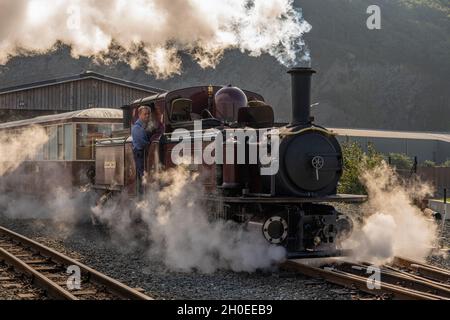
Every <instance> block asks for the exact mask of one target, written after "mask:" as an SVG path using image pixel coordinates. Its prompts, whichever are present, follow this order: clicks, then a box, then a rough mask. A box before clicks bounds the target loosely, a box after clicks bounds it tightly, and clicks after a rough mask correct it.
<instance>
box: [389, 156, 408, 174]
mask: <svg viewBox="0 0 450 320" xmlns="http://www.w3.org/2000/svg"><path fill="white" fill-rule="evenodd" d="M389 158H390V160H391V161H390V165H391V166H393V167H396V168H397V169H400V170H402V169H403V170H411V168H412V167H413V166H414V161H413V159H411V158H410V157H409V156H408V155H406V154H404V153H390V154H389Z"/></svg>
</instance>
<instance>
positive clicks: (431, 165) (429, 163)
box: [421, 160, 436, 168]
mask: <svg viewBox="0 0 450 320" xmlns="http://www.w3.org/2000/svg"><path fill="white" fill-rule="evenodd" d="M421 167H424V168H434V167H436V162H434V161H431V160H425V161H424V162H422V164H421Z"/></svg>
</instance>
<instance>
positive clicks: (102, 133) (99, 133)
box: [76, 123, 120, 160]
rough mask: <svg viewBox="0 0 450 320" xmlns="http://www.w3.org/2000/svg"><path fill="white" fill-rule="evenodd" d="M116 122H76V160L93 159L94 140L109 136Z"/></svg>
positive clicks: (115, 126)
mask: <svg viewBox="0 0 450 320" xmlns="http://www.w3.org/2000/svg"><path fill="white" fill-rule="evenodd" d="M113 128H114V129H115V128H120V126H117V124H112V123H107V124H86V123H83V124H77V130H76V131H77V160H93V159H94V150H95V148H94V147H95V140H96V139H103V138H108V137H111V134H112V131H113Z"/></svg>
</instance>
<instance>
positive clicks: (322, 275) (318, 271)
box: [281, 260, 448, 300]
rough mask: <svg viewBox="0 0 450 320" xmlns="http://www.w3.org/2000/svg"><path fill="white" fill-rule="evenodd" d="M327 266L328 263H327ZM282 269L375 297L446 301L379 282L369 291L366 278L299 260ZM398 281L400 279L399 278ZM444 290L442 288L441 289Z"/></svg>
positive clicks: (428, 294)
mask: <svg viewBox="0 0 450 320" xmlns="http://www.w3.org/2000/svg"><path fill="white" fill-rule="evenodd" d="M335 262H336V264H337V265H338V264H342V263H345V262H343V261H339V260H336V261H335ZM327 264H329V263H327ZM281 267H282V268H283V269H287V270H291V271H295V272H299V273H301V274H304V275H306V276H309V277H313V278H319V279H323V280H325V281H327V282H330V283H334V284H337V285H340V286H343V287H346V288H350V289H358V290H360V291H362V292H365V293H368V294H371V295H375V296H383V295H387V296H390V297H392V298H394V299H403V300H442V299H444V300H445V299H448V298H447V297H443V296H440V295H436V294H432V293H429V292H422V291H418V290H414V289H411V288H404V287H402V286H399V285H396V284H392V283H386V282H382V281H380V282H379V283H377V284H379V289H378V288H377V289H370V288H369V286H368V282H370V281H368V278H367V277H363V276H360V275H356V274H353V273H349V272H345V271H342V270H338V269H334V268H325V269H323V268H320V267H316V266H311V265H308V264H305V263H303V262H302V261H301V260H287V261H286V262H284V263H283V264H282V266H281ZM399 279H400V278H399ZM401 280H403V281H405V280H409V281H412V280H411V279H407V278H406V277H404V278H401ZM418 285H420V286H421V287H422V288H423V286H425V284H424V283H420V284H418ZM442 289H444V288H442Z"/></svg>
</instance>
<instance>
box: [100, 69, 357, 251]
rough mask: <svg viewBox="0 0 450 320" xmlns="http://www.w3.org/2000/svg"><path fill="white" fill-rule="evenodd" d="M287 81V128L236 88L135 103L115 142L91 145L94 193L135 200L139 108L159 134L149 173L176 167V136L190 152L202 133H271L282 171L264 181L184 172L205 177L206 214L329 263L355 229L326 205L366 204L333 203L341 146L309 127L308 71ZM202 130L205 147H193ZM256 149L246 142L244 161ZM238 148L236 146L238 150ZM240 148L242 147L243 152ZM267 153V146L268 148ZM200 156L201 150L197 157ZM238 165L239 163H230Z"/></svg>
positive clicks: (253, 166)
mask: <svg viewBox="0 0 450 320" xmlns="http://www.w3.org/2000/svg"><path fill="white" fill-rule="evenodd" d="M289 73H290V74H291V76H292V103H293V105H292V121H291V123H290V124H287V125H280V124H276V123H275V122H274V112H273V109H272V107H270V106H269V105H267V104H266V103H265V102H264V98H263V97H262V96H261V95H259V94H256V93H253V92H250V91H245V90H243V91H242V90H240V89H238V88H233V87H218V86H203V87H192V88H186V89H181V90H175V91H171V92H167V93H163V94H158V95H154V96H151V97H148V98H145V99H141V100H138V101H135V102H133V103H132V104H131V105H129V106H125V107H124V108H123V111H124V127H125V128H126V129H125V130H124V131H122V132H117V133H115V137H113V138H111V139H106V140H100V141H98V142H97V145H96V181H95V187H96V188H97V189H103V190H107V191H109V192H113V191H126V192H127V194H128V195H130V196H131V197H135V196H136V172H135V167H134V162H133V154H132V149H131V137H130V127H131V125H132V124H133V123H134V122H135V121H136V119H137V115H136V111H137V108H138V107H139V106H142V105H146V106H149V107H150V108H151V109H152V116H153V117H156V119H154V120H155V122H156V123H160V124H161V126H162V127H163V128H164V133H162V134H158V135H156V136H153V137H152V143H151V146H150V147H149V149H148V150H147V155H146V159H147V160H146V171H148V172H149V173H150V179H151V176H152V174H151V172H152V171H153V170H156V169H158V170H167V169H168V168H172V167H174V166H175V164H174V162H173V160H172V157H171V154H172V150H173V148H174V147H175V146H176V145H177V144H178V143H179V139H178V138H177V137H176V136H175V132H176V130H177V129H185V130H187V131H188V132H189V134H191V135H192V137H193V139H192V147H193V148H192V152H193V153H194V152H195V148H196V147H197V148H198V146H199V145H200V146H202V147H201V148H202V149H204V148H206V146H207V145H208V144H209V143H205V142H204V141H203V137H204V135H206V134H208V133H207V130H208V129H211V128H214V129H216V130H219V131H220V132H221V133H222V134H223V136H224V139H225V140H226V139H227V138H226V131H227V130H228V129H233V130H235V131H239V130H241V131H245V130H247V129H249V128H253V129H264V128H265V129H268V128H276V129H277V130H278V131H279V133H280V134H279V156H278V158H277V159H274V160H273V161H278V163H277V167H278V168H279V170H277V172H276V173H275V174H273V175H262V174H261V169H263V167H264V164H262V163H260V162H259V161H258V162H256V163H254V162H251V161H249V159H248V156H247V158H246V161H245V162H244V163H242V164H229V162H228V161H226V162H225V164H218V163H216V164H197V165H196V164H192V165H189V169H190V170H192V171H196V172H198V173H199V174H200V175H201V176H202V177H203V179H202V181H203V183H204V188H205V190H206V192H205V197H204V200H205V206H207V208H208V212H211V214H212V215H214V216H215V217H217V218H222V219H232V220H235V221H238V222H241V223H245V224H246V225H248V226H249V227H257V228H259V229H260V231H261V234H262V236H264V237H265V238H266V239H267V241H269V242H271V243H272V244H277V245H283V246H285V247H286V248H287V250H288V253H289V255H290V256H327V255H336V254H339V245H338V242H339V239H340V238H341V237H343V236H345V235H346V234H348V233H349V232H350V230H351V228H352V223H351V220H350V219H349V218H348V217H346V216H345V215H342V214H340V213H339V212H337V211H336V210H335V208H334V207H333V206H331V205H326V204H325V203H331V202H355V201H363V200H364V199H365V198H364V197H361V196H353V195H337V186H338V182H339V179H340V177H341V175H342V170H343V159H342V152H341V148H340V145H339V143H338V141H337V139H336V138H335V136H334V135H333V133H332V132H330V131H328V130H326V129H325V128H323V127H320V126H317V125H315V124H314V123H313V119H312V118H311V116H310V105H311V99H310V91H311V77H312V75H313V73H314V71H313V70H312V69H310V68H294V69H291V70H290V71H289ZM199 122H200V123H201V127H202V132H201V134H200V139H201V140H202V142H201V143H200V144H199V143H195V139H198V138H199V133H198V132H195V130H194V129H196V126H195V124H198V123H199ZM263 139H265V138H264V137H263V136H262V135H258V136H257V139H256V141H255V140H253V141H251V139H248V140H246V142H245V146H244V147H245V148H246V149H245V150H246V154H247V155H248V154H249V149H250V148H251V145H252V144H257V145H259V144H261V143H262V142H263ZM235 147H236V148H238V146H237V145H236V146H235ZM241 147H242V146H241ZM269 147H270V143H269ZM202 151H203V150H202ZM235 163H236V162H235Z"/></svg>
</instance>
